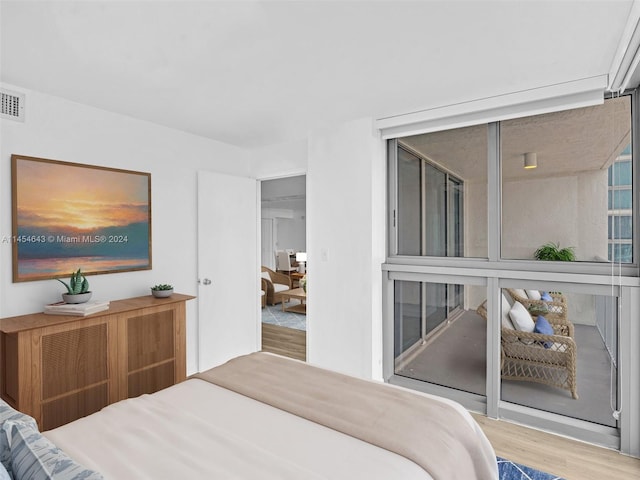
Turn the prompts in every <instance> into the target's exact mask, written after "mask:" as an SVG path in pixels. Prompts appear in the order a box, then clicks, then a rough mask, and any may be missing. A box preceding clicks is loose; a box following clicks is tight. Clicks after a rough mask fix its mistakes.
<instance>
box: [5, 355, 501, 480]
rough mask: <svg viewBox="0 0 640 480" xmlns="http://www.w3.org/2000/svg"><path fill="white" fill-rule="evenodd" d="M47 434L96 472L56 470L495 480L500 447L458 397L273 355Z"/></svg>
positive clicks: (117, 474)
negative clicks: (412, 389)
mask: <svg viewBox="0 0 640 480" xmlns="http://www.w3.org/2000/svg"><path fill="white" fill-rule="evenodd" d="M5 423H7V422H5ZM8 424H9V425H10V424H11V422H8ZM3 431H4V432H5V434H7V435H8V436H9V438H11V432H10V431H8V429H7V427H6V426H5V427H3ZM0 433H2V432H0ZM40 441H41V442H47V443H48V442H51V443H52V444H54V445H55V446H56V447H58V448H59V449H60V450H61V451H62V452H64V453H62V452H60V454H61V455H65V454H66V455H68V456H69V457H70V458H71V459H72V460H73V463H74V464H75V463H77V464H79V465H81V466H82V467H80V466H78V467H77V468H86V469H87V472H88V473H85V474H82V475H81V477H74V476H67V477H63V476H62V475H60V477H56V476H54V477H53V478H54V479H56V480H57V479H58V478H61V479H64V480H67V478H69V479H71V478H90V479H93V478H100V476H102V477H103V478H104V479H106V480H120V479H127V480H129V479H140V480H147V479H149V480H151V479H154V480H158V479H176V478H189V479H200V478H202V479H218V478H221V479H222V478H224V479H251V480H255V479H267V480H269V479H274V480H275V479H291V480H294V479H295V480H301V479H309V480H315V479H336V480H341V479H354V478H358V479H360V478H362V479H367V480H378V479H380V480H382V479H386V480H388V479H394V480H428V479H436V480H455V479H458V478H460V479H463V478H464V479H465V480H469V479H474V478H475V479H479V480H485V479H486V480H489V479H497V478H498V473H497V472H498V471H497V465H496V457H495V453H494V451H493V448H492V447H491V445H490V444H489V442H488V440H487V438H486V437H485V436H484V434H483V432H482V431H481V429H480V428H479V426H478V425H477V423H476V422H475V421H474V420H473V418H472V417H471V416H470V415H469V413H468V412H467V411H466V410H464V409H463V408H462V407H461V406H460V405H459V404H457V403H455V402H452V401H448V400H445V399H442V398H439V397H433V396H429V395H425V394H420V393H415V392H410V391H407V390H405V389H402V388H400V387H395V386H392V385H387V384H381V383H377V382H373V381H366V380H360V379H356V378H354V377H350V376H347V375H341V374H338V373H335V372H331V371H328V370H324V369H320V368H317V367H313V366H310V365H308V364H305V363H303V362H298V361H296V360H290V359H287V358H284V357H280V356H277V355H273V354H267V353H254V354H250V355H246V356H242V357H238V358H236V359H233V360H231V361H229V362H227V363H226V364H224V365H221V366H219V367H216V368H214V369H212V370H209V371H207V372H204V373H202V374H198V375H195V376H193V377H191V378H189V379H188V380H186V381H184V382H182V383H179V384H177V385H174V386H172V387H169V388H167V389H164V390H162V391H159V392H156V393H154V394H151V395H142V396H140V397H137V398H133V399H128V400H124V401H121V402H118V403H115V404H113V405H110V406H108V407H106V408H104V409H103V410H101V411H100V412H98V413H95V414H93V415H90V416H88V417H85V418H81V419H79V420H76V421H74V422H72V423H69V424H67V425H64V426H62V427H59V428H56V429H54V430H50V431H47V432H44V433H43V434H42V437H41V438H40ZM14 442H15V439H14ZM50 450H51V449H50ZM93 472H99V474H97V473H93ZM91 475H95V476H91Z"/></svg>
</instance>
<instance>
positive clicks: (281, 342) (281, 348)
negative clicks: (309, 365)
mask: <svg viewBox="0 0 640 480" xmlns="http://www.w3.org/2000/svg"><path fill="white" fill-rule="evenodd" d="M262 350H263V351H265V352H271V353H277V354H279V355H283V356H285V357H291V358H295V359H296V360H302V361H306V360H307V332H305V331H304V330H296V329H294V328H287V327H280V326H278V325H271V324H268V323H263V324H262Z"/></svg>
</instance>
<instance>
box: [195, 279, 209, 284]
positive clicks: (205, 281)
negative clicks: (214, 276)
mask: <svg viewBox="0 0 640 480" xmlns="http://www.w3.org/2000/svg"><path fill="white" fill-rule="evenodd" d="M198 283H202V284H203V285H211V280H209V279H208V278H205V279H204V280H202V281H200V280H198Z"/></svg>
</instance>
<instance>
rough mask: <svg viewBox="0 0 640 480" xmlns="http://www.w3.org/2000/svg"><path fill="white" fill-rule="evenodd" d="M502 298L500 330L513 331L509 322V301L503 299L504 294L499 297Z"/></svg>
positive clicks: (505, 298)
mask: <svg viewBox="0 0 640 480" xmlns="http://www.w3.org/2000/svg"><path fill="white" fill-rule="evenodd" d="M501 297H502V328H508V329H509V330H514V327H513V323H512V322H511V318H509V310H511V305H510V304H509V300H507V297H505V295H504V293H503V294H502V295H501Z"/></svg>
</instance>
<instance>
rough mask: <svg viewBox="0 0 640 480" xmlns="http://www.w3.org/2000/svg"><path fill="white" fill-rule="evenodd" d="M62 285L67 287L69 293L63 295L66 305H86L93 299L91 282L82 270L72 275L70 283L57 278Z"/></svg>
mask: <svg viewBox="0 0 640 480" xmlns="http://www.w3.org/2000/svg"><path fill="white" fill-rule="evenodd" d="M56 280H58V281H59V282H60V283H62V284H63V285H64V286H65V287H67V293H63V294H62V299H63V300H64V302H65V303H85V302H88V301H89V299H90V298H91V292H90V291H89V282H88V281H87V279H86V277H85V276H84V275H83V274H82V271H81V269H78V270H77V271H75V272H72V273H71V278H70V279H69V283H67V282H65V281H63V280H60V279H59V278H56Z"/></svg>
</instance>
